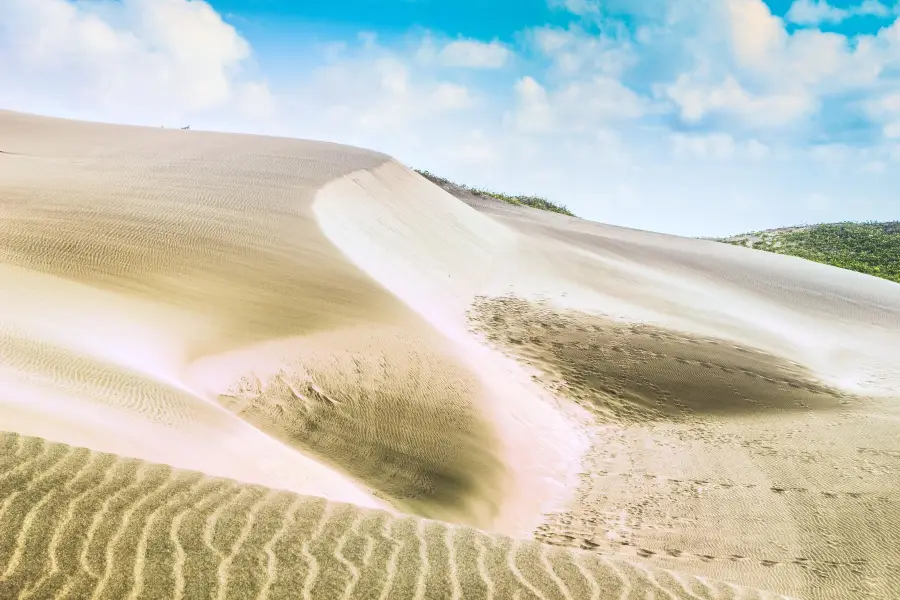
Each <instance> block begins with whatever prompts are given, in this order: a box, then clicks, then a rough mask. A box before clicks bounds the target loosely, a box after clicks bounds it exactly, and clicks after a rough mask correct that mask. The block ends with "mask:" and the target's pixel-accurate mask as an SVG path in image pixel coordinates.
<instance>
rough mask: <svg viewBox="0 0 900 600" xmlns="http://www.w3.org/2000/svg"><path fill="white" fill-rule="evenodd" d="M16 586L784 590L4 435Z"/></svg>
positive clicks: (213, 591) (129, 591)
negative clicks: (733, 582)
mask: <svg viewBox="0 0 900 600" xmlns="http://www.w3.org/2000/svg"><path fill="white" fill-rule="evenodd" d="M0 449H2V456H3V460H2V461H0V527H2V528H3V532H4V535H3V536H2V539H0V569H2V570H0V596H2V597H3V598H23V599H24V598H115V599H117V600H119V599H123V598H173V599H174V598H223V599H225V598H267V599H269V600H277V599H278V598H348V599H350V598H361V599H372V598H497V599H499V598H522V599H523V600H524V599H526V598H543V599H546V600H551V599H557V598H559V599H566V600H573V599H575V598H621V599H623V600H625V599H629V598H635V599H637V598H647V597H650V596H649V594H664V595H666V596H668V597H670V598H694V599H698V598H709V599H728V598H741V599H748V600H749V599H752V598H759V599H762V598H774V597H775V596H772V595H768V594H765V593H762V592H756V591H753V590H749V589H744V588H738V587H735V586H732V585H728V584H723V583H718V582H714V581H710V580H707V579H700V578H696V577H684V576H680V575H678V574H676V573H674V572H669V571H665V570H662V569H655V568H649V567H644V566H641V565H640V564H639V563H633V562H629V561H623V560H618V559H611V558H605V557H602V556H599V555H596V554H594V553H588V552H582V551H576V550H572V551H568V550H561V549H558V548H553V547H552V546H546V545H543V544H539V543H535V542H527V541H516V540H513V539H510V538H506V537H503V536H496V535H495V536H491V535H487V534H484V533H480V532H478V531H477V530H474V529H471V528H467V527H460V526H454V525H449V524H446V523H441V522H438V521H427V520H423V519H419V518H415V517H396V516H393V515H391V514H390V513H387V512H384V511H376V510H371V509H364V508H360V507H358V506H355V505H352V504H344V503H336V502H329V501H326V500H324V499H322V498H316V497H311V496H298V495H295V494H291V493H288V492H279V491H273V490H271V489H268V488H264V487H260V486H250V485H240V484H238V483H237V482H234V481H230V480H225V479H215V478H211V477H208V476H205V475H203V474H201V473H195V472H189V471H179V470H176V469H172V468H171V467H168V466H164V465H154V464H151V463H147V462H143V461H139V460H134V459H124V458H121V457H117V456H115V455H111V454H101V453H97V452H93V451H90V450H86V449H83V448H74V447H71V446H66V445H63V444H53V443H48V442H46V441H44V440H41V439H38V438H27V437H22V436H18V435H14V434H0Z"/></svg>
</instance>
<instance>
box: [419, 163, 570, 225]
mask: <svg viewBox="0 0 900 600" xmlns="http://www.w3.org/2000/svg"><path fill="white" fill-rule="evenodd" d="M415 171H416V173H418V174H419V175H421V176H422V177H424V178H426V179H428V180H429V181H431V182H432V183H434V184H435V185H438V186H440V187H442V188H444V190H445V191H447V192H449V193H451V194H453V195H454V196H456V197H457V198H461V196H463V195H471V196H475V197H476V198H478V197H480V198H483V199H487V198H493V199H495V200H501V201H503V202H506V203H508V204H514V205H518V206H530V207H531V208H537V209H539V210H547V211H550V212H555V213H559V214H562V215H568V216H570V217H574V216H575V214H573V213H572V212H571V211H570V210H569V209H568V208H566V206H565V205H563V204H556V203H555V202H551V201H550V200H547V199H546V198H541V197H540V196H509V195H507V194H500V193H498V192H491V191H488V190H481V189H478V188H473V187H469V186H467V185H465V184H462V183H454V182H452V181H450V180H449V179H444V178H443V177H438V176H437V175H435V174H434V173H429V172H428V171H420V170H418V169H416V170H415ZM461 199H464V198H461Z"/></svg>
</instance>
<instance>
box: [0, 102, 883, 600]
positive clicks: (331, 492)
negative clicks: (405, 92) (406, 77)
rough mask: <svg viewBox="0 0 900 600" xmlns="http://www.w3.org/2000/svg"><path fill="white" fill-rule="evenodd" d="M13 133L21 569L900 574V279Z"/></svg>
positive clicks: (857, 594)
mask: <svg viewBox="0 0 900 600" xmlns="http://www.w3.org/2000/svg"><path fill="white" fill-rule="evenodd" d="M0 151H2V154H0V431H2V432H5V433H0V448H2V454H0V530H2V531H3V534H4V535H3V536H0V538H2V539H0V597H2V598H7V597H10V598H33V599H36V600H37V599H43V598H57V597H60V598H72V599H81V598H116V599H119V598H129V599H131V598H217V599H218V598H247V597H250V598H270V599H276V598H282V597H285V598H287V597H292V598H294V597H300V598H450V599H455V598H466V599H468V598H496V599H497V600H500V599H506V598H539V599H550V598H566V599H571V600H576V599H580V598H592V599H595V598H596V599H605V598H648V597H665V598H695V599H696V598H767V597H781V596H780V595H786V596H791V597H796V598H810V599H820V598H821V599H832V598H863V597H865V598H876V599H882V600H891V599H892V594H893V592H894V591H895V590H897V589H900V580H898V576H897V573H900V567H898V565H900V555H898V550H897V548H900V538H898V531H900V527H898V514H900V486H898V484H897V482H898V481H900V477H898V468H900V441H898V440H900V437H898V435H897V425H898V423H900V419H898V412H897V411H898V409H897V406H898V404H897V395H898V394H897V390H898V389H900V385H898V384H900V365H898V363H897V361H896V359H895V357H896V356H900V293H898V292H897V289H898V288H897V286H896V284H892V283H890V282H886V281H881V280H876V279H874V278H869V277H864V276H861V275H858V274H855V273H849V272H844V271H840V270H837V269H833V268H830V267H824V266H822V265H816V264H813V263H807V262H805V261H801V260H798V259H793V258H791V257H782V256H774V255H766V254H764V253H760V252H754V251H752V250H749V249H742V248H735V247H731V246H728V245H724V244H715V243H712V242H706V241H701V240H687V239H682V238H677V237H674V236H664V235H659V234H651V233H647V232H639V231H634V230H627V229H622V228H616V227H610V226H603V225H599V224H595V223H589V222H585V221H581V220H578V219H571V218H568V217H563V216H560V215H551V214H544V213H541V212H540V211H534V210H530V209H524V208H521V207H509V206H506V205H499V204H492V203H480V204H473V205H472V206H470V205H466V204H465V203H463V202H460V201H459V200H457V199H455V198H453V197H451V196H450V195H448V194H447V193H445V192H444V191H443V190H441V189H440V188H437V187H436V186H433V185H432V184H430V183H429V182H428V181H426V180H424V179H423V178H421V177H419V176H418V175H417V174H415V173H414V172H412V171H411V170H409V169H407V168H406V167H404V166H403V165H400V164H399V163H397V162H395V161H393V160H392V159H390V158H389V157H387V156H384V155H382V154H378V153H374V152H370V151H366V150H362V149H358V148H349V147H344V146H338V145H334V144H327V143H322V142H310V141H302V140H290V139H280V138H264V137H255V136H244V135H230V134H217V133H207V132H200V131H180V130H162V129H154V128H138V127H124V126H117V125H106V124H95V123H81V122H75V121H65V120H59V119H49V118H45V117H36V116H30V115H22V114H16V113H9V112H0ZM707 577H712V579H710V578H707ZM755 590H765V591H764V592H762V591H755Z"/></svg>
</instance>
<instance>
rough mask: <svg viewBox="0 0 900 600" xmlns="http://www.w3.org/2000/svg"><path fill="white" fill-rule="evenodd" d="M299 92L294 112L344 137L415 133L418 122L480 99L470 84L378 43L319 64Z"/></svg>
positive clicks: (444, 116) (467, 106) (437, 116)
mask: <svg viewBox="0 0 900 600" xmlns="http://www.w3.org/2000/svg"><path fill="white" fill-rule="evenodd" d="M298 92H299V93H298V94H297V95H296V97H294V98H293V101H294V102H297V103H299V106H297V107H295V108H294V109H293V112H298V111H299V112H302V113H304V114H307V115H311V116H313V120H315V121H316V122H317V125H316V130H318V129H320V128H323V127H327V126H331V127H333V128H334V131H340V132H341V135H346V134H347V133H349V132H351V131H355V132H356V133H357V134H359V135H367V134H382V135H383V134H394V133H396V134H397V135H400V133H401V132H410V133H411V134H414V132H413V131H412V129H411V128H413V127H414V126H416V125H417V124H419V123H422V122H428V121H432V120H435V119H439V118H440V119H446V118H447V117H448V115H450V114H452V113H455V112H458V111H461V110H464V109H467V108H470V107H471V106H473V104H474V102H475V101H474V99H473V97H472V95H471V93H470V90H469V88H467V87H466V86H464V85H460V84H457V83H453V82H449V81H441V80H436V79H434V78H433V77H430V76H429V75H428V73H427V72H422V71H420V70H416V69H414V64H413V63H412V61H409V60H406V59H404V58H403V57H402V56H400V55H399V54H396V53H393V52H390V51H389V50H387V49H384V48H381V47H378V46H368V47H366V48H365V49H363V50H362V51H361V52H359V53H358V54H356V55H354V56H348V57H344V58H343V59H342V60H340V61H338V62H335V63H333V64H329V65H326V66H322V67H319V68H317V69H316V70H315V71H314V72H313V73H312V74H311V76H310V77H309V78H308V80H307V81H305V82H304V85H303V87H302V88H301V89H300V90H299V91H298ZM354 139H355V138H354ZM342 141H347V140H346V139H342Z"/></svg>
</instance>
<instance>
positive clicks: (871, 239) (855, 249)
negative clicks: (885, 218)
mask: <svg viewBox="0 0 900 600" xmlns="http://www.w3.org/2000/svg"><path fill="white" fill-rule="evenodd" d="M718 241H720V242H725V243H728V244H734V245H737V246H747V247H750V248H756V249H759V250H766V251H768V252H775V253H778V254H789V255H791V256H799V257H801V258H805V259H808V260H813V261H816V262H820V263H825V264H827V265H833V266H835V267H840V268H842V269H849V270H851V271H858V272H860V273H866V274H868V275H874V276H875V277H881V278H883V279H888V280H890V281H896V282H897V283H900V221H890V222H885V223H879V222H873V221H869V222H864V223H854V222H843V223H826V224H822V225H808V226H806V225H805V226H800V227H790V228H785V229H775V230H769V231H760V232H754V233H749V234H743V235H739V236H733V237H730V238H726V239H719V240H718Z"/></svg>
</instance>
